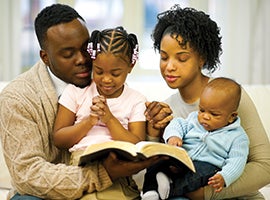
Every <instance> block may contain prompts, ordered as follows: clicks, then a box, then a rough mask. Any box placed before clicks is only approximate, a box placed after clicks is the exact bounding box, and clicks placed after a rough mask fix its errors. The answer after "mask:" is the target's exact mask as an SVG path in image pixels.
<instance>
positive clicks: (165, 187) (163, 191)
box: [156, 172, 170, 200]
mask: <svg viewBox="0 0 270 200" xmlns="http://www.w3.org/2000/svg"><path fill="white" fill-rule="evenodd" d="M156 178H157V183H158V193H159V196H160V198H161V199H162V200H163V199H167V198H168V197H169V193H170V179H169V178H168V177H167V176H166V175H165V174H164V173H163V172H158V173H157V175H156Z"/></svg>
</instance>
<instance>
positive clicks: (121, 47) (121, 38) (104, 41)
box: [90, 26, 138, 63]
mask: <svg viewBox="0 0 270 200" xmlns="http://www.w3.org/2000/svg"><path fill="white" fill-rule="evenodd" d="M90 43H92V45H93V49H92V50H93V51H95V50H94V49H97V45H98V43H99V44H100V51H101V52H106V53H112V54H114V55H117V56H119V57H121V58H123V59H124V60H126V61H128V62H129V63H133V59H134V58H133V57H134V56H133V55H134V49H135V48H136V45H138V40H137V37H136V35H135V34H128V33H127V32H126V30H125V29H124V28H123V27H121V26H119V27H116V28H113V29H105V30H103V31H101V32H100V31H97V30H95V31H93V32H92V35H91V38H90ZM137 51H138V49H137Z"/></svg>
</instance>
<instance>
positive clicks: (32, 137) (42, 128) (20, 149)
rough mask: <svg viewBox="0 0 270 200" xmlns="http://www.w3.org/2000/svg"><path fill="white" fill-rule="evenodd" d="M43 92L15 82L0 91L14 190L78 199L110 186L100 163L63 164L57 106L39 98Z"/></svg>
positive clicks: (0, 120) (1, 130)
mask: <svg viewBox="0 0 270 200" xmlns="http://www.w3.org/2000/svg"><path fill="white" fill-rule="evenodd" d="M19 85H20V87H19V88H18V89H16V86H17V87H18V86H19ZM26 88H27V89H26ZM19 90H28V92H26V93H23V92H20V91H19ZM44 93H45V92H44V91H42V90H41V91H40V92H39V91H38V90H36V89H35V87H34V86H33V87H32V86H29V85H24V84H13V87H12V86H10V87H9V89H7V90H5V91H3V92H2V93H1V94H0V134H1V142H2V147H3V152H4V157H5V160H6V164H7V166H8V169H9V172H10V175H11V178H12V184H13V185H14V187H15V189H16V190H17V191H18V192H19V193H20V194H28V195H33V196H37V197H40V198H42V199H77V198H79V197H81V196H82V194H83V193H84V192H86V191H88V192H92V191H95V190H97V191H99V190H103V189H106V188H108V187H109V186H110V185H111V184H112V182H111V180H110V177H109V176H108V174H107V172H106V170H105V169H104V167H103V166H102V165H101V164H100V163H95V164H93V165H91V166H89V167H85V168H81V167H78V166H68V165H66V164H64V162H65V161H66V160H67V159H64V155H66V154H64V153H63V152H62V151H60V150H59V149H57V148H56V147H55V146H54V145H53V144H52V140H51V133H52V127H53V121H54V117H55V109H54V108H53V107H54V106H52V105H51V104H53V103H52V102H51V101H50V98H44V97H42V98H40V96H42V95H45V96H46V94H44ZM26 94H30V95H26ZM23 95H25V96H23ZM42 99H44V101H43V100H42ZM45 99H46V100H45ZM55 105H57V100H55ZM65 152H67V151H65Z"/></svg>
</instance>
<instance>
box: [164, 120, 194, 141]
mask: <svg viewBox="0 0 270 200" xmlns="http://www.w3.org/2000/svg"><path fill="white" fill-rule="evenodd" d="M189 130H190V126H189V123H188V121H187V120H185V119H183V118H180V117H177V118H174V119H173V120H172V121H171V122H170V123H169V124H168V126H166V128H165V130H164V134H163V139H164V141H165V142H166V143H167V141H168V139H169V138H170V137H172V136H177V137H180V138H181V139H182V138H183V137H184V136H185V135H186V133H187V132H188V131H189Z"/></svg>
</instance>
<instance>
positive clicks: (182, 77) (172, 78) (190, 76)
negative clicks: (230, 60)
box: [160, 34, 204, 89]
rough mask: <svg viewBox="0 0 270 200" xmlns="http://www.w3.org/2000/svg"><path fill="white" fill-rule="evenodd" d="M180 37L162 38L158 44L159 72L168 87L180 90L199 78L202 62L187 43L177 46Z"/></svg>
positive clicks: (180, 39) (168, 36) (166, 36)
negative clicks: (183, 45) (184, 45)
mask: <svg viewBox="0 0 270 200" xmlns="http://www.w3.org/2000/svg"><path fill="white" fill-rule="evenodd" d="M178 41H180V42H182V37H181V36H178V37H177V38H175V37H172V36H171V35H170V34H166V35H164V36H163V38H162V40H161V43H160V71H161V74H162V76H163V78H164V79H165V81H166V82H167V84H168V86H169V87H170V88H173V89H181V88H183V87H185V86H187V85H189V83H191V82H192V81H193V80H194V79H196V78H197V77H199V76H201V75H202V73H201V69H202V67H203V64H204V61H203V59H202V58H201V57H200V56H199V55H198V53H197V52H195V51H194V50H193V49H192V48H191V47H190V45H189V43H187V45H186V47H182V46H180V45H179V42H178Z"/></svg>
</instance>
